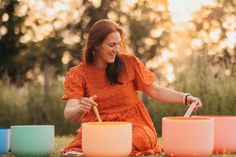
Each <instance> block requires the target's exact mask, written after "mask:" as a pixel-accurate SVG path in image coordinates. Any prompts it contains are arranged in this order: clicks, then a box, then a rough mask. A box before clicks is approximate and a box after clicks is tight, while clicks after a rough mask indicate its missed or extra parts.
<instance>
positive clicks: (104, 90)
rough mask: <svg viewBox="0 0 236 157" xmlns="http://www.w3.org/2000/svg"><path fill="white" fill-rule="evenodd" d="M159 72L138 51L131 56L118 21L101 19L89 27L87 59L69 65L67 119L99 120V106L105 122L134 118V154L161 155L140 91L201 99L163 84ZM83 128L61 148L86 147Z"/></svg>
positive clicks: (161, 97) (168, 98)
mask: <svg viewBox="0 0 236 157" xmlns="http://www.w3.org/2000/svg"><path fill="white" fill-rule="evenodd" d="M154 81H155V74H154V73H152V72H151V71H149V70H147V69H146V68H145V66H144V65H143V63H142V62H141V61H140V60H139V59H138V58H137V57H135V56H133V55H127V53H126V49H125V42H124V34H123V31H122V29H121V28H120V27H119V26H118V25H117V24H116V23H114V22H112V21H110V20H107V19H103V20H99V21H97V22H96V23H95V24H94V25H93V26H92V28H91V29H90V31H89V35H88V40H87V43H86V47H85V50H84V58H83V61H82V62H81V63H80V64H79V65H77V66H75V67H73V68H71V69H70V71H69V72H68V74H67V76H66V80H65V85H64V88H65V95H64V97H63V99H64V100H67V102H66V107H65V111H64V115H65V118H66V119H67V120H69V121H71V122H79V121H80V120H81V119H82V122H88V121H96V116H95V114H94V113H93V111H92V110H91V108H92V106H93V105H95V106H97V108H98V110H99V113H100V116H101V119H102V120H103V121H128V122H131V123H132V129H133V130H132V133H133V137H132V138H133V139H132V140H133V145H132V153H131V155H144V154H159V153H160V152H161V151H162V149H161V146H160V145H158V142H157V141H158V140H157V134H156V130H155V128H154V125H153V122H152V120H151V118H150V116H149V114H148V111H147V109H146V108H145V106H144V104H143V102H142V101H141V99H140V98H139V96H138V93H137V91H138V90H141V91H143V92H144V93H145V94H147V95H149V96H151V97H152V98H154V99H156V100H157V101H161V102H168V103H183V104H187V105H188V104H191V103H192V102H195V101H198V105H197V106H196V108H195V109H197V108H199V107H201V106H202V104H201V102H200V100H199V99H197V98H195V97H193V96H191V95H190V94H186V93H181V92H177V91H174V90H171V89H168V88H165V87H162V86H160V85H158V84H157V83H155V82H154ZM81 132H82V131H81V129H79V130H78V135H77V137H76V138H75V140H74V141H72V143H70V144H69V145H67V146H65V147H64V148H63V149H62V152H68V151H78V152H81V151H82V150H81Z"/></svg>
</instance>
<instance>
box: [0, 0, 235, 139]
mask: <svg viewBox="0 0 236 157" xmlns="http://www.w3.org/2000/svg"><path fill="white" fill-rule="evenodd" d="M235 8H236V0H178V1H177V0H119V1H115V0H0V127H10V126H11V125H17V124H21V125H22V124H54V125H55V127H56V134H57V135H65V134H75V133H76V132H75V131H76V129H77V128H78V127H79V125H80V124H76V125H71V124H69V123H68V122H66V121H65V120H64V116H63V110H64V105H65V102H63V101H62V99H61V97H62V96H63V82H64V79H65V75H66V72H67V71H68V70H69V68H70V67H72V66H75V65H76V64H78V63H79V62H80V61H81V54H82V53H81V51H82V48H83V46H84V44H85V39H86V38H87V35H88V30H89V29H90V27H91V26H92V24H94V22H95V21H97V20H99V19H102V18H109V19H111V20H114V21H116V22H117V23H118V24H120V26H121V27H122V28H123V30H124V31H125V34H126V40H127V43H128V45H129V51H130V52H131V53H133V54H135V55H136V56H137V57H139V58H140V59H141V60H142V61H143V62H144V63H145V64H146V66H147V67H148V68H149V69H150V70H152V71H153V72H155V73H156V76H157V82H158V83H159V84H160V85H163V86H166V87H169V88H173V89H175V90H179V91H183V92H189V93H191V94H192V95H194V96H197V97H199V98H200V99H201V100H202V103H203V106H204V107H203V108H202V109H201V110H198V111H197V112H196V113H194V114H195V115H200V114H201V115H202V114H204V115H236V9H235ZM140 95H141V96H142V99H143V101H144V102H145V105H146V107H147V108H148V110H149V112H150V114H151V117H152V119H153V121H154V123H155V126H156V128H157V131H158V133H159V134H160V133H161V118H162V117H165V116H176V115H179V116H181V115H183V114H184V113H185V111H186V110H187V107H186V106H184V105H173V104H163V103H159V102H156V101H154V100H152V99H150V98H149V97H147V96H145V95H143V94H142V93H140Z"/></svg>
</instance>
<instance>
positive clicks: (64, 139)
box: [0, 136, 236, 157]
mask: <svg viewBox="0 0 236 157" xmlns="http://www.w3.org/2000/svg"><path fill="white" fill-rule="evenodd" d="M73 138H74V137H73V136H60V137H56V140H55V151H54V152H53V153H51V154H50V155H49V157H62V155H61V154H60V153H59V152H58V150H59V149H60V148H61V147H63V146H64V145H66V144H68V143H69V142H70V141H72V139H73ZM0 157H15V155H13V154H12V153H8V154H7V155H0ZM145 157H165V155H163V154H162V155H147V156H145ZM211 157H236V154H231V155H212V156H211Z"/></svg>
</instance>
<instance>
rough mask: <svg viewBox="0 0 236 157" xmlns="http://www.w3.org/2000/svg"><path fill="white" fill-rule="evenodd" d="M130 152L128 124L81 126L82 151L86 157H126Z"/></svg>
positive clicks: (107, 123)
mask: <svg viewBox="0 0 236 157" xmlns="http://www.w3.org/2000/svg"><path fill="white" fill-rule="evenodd" d="M131 150H132V124H131V123H129V122H88V123H83V124H82V151H83V153H84V154H85V156H88V157H126V156H128V155H129V154H130V152H131Z"/></svg>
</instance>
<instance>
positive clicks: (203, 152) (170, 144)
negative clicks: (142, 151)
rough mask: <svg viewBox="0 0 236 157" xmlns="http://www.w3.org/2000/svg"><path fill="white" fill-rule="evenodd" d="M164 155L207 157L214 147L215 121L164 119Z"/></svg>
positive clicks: (186, 118)
mask: <svg viewBox="0 0 236 157" xmlns="http://www.w3.org/2000/svg"><path fill="white" fill-rule="evenodd" d="M162 145H163V150H164V153H165V154H166V155H167V156H173V157H192V156H195V157H207V156H209V155H211V154H212V151H213V146H214V120H213V119H212V118H203V117H164V118H162Z"/></svg>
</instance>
